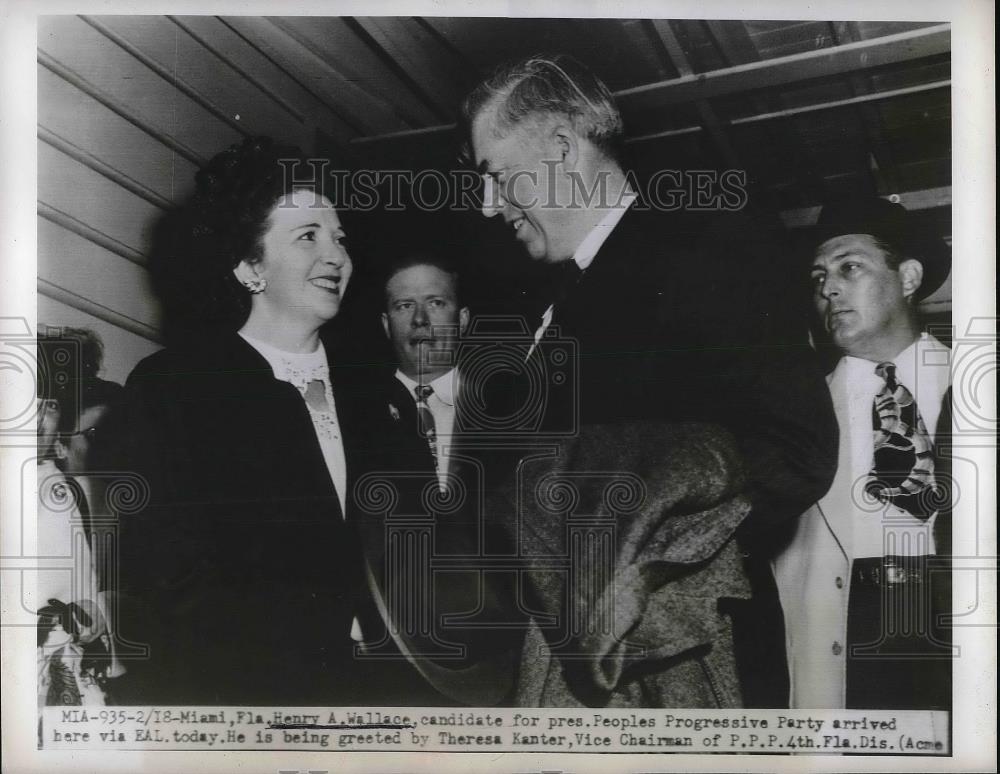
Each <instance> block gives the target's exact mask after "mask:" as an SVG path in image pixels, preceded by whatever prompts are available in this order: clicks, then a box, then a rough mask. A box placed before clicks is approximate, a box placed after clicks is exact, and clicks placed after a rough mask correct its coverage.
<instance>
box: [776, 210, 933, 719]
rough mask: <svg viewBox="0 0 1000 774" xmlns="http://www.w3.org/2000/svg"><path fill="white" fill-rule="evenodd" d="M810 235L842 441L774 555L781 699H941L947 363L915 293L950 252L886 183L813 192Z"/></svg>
mask: <svg viewBox="0 0 1000 774" xmlns="http://www.w3.org/2000/svg"><path fill="white" fill-rule="evenodd" d="M816 245H817V246H816V248H815V252H814V255H813V259H812V268H811V273H812V285H813V303H814V305H815V309H816V312H817V315H818V318H819V320H820V322H821V323H822V325H823V328H824V329H825V331H826V332H827V333H828V334H829V335H830V337H831V339H832V343H833V345H834V347H835V348H836V349H837V351H838V352H839V353H840V355H841V357H840V360H839V361H838V362H837V365H836V368H835V369H834V370H833V372H832V373H831V374H830V376H829V377H828V379H827V382H828V384H829V390H830V394H831V396H832V398H833V405H834V409H835V411H836V415H837V420H838V424H839V429H840V434H839V435H840V446H839V457H838V466H837V475H836V478H835V479H834V482H833V485H832V486H831V487H830V489H829V491H828V492H826V494H824V495H823V497H821V498H820V499H819V500H818V502H816V503H815V504H814V505H813V506H811V507H810V508H809V509H808V510H807V511H806V512H805V514H804V515H803V516H802V518H801V519H799V521H798V522H797V524H796V525H795V527H796V529H795V531H794V535H793V537H792V539H791V542H790V543H789V545H788V547H787V548H786V549H785V550H784V551H783V552H782V553H781V554H780V555H779V556H778V557H777V559H776V561H775V570H776V577H777V581H778V589H779V591H780V593H781V602H782V606H783V608H784V612H785V625H786V626H785V628H786V637H787V647H788V655H789V671H790V677H791V693H790V697H791V706H792V707H793V708H797V709H815V708H836V709H839V708H844V707H847V708H854V709H948V708H950V706H951V661H950V654H951V649H950V645H949V643H950V638H949V636H948V632H947V631H946V630H944V628H943V627H942V626H941V625H940V623H939V619H940V618H941V616H943V615H946V614H947V613H948V612H949V611H950V601H951V591H950V582H949V572H948V567H947V564H946V557H947V555H948V554H949V553H950V546H951V496H950V488H949V486H948V484H949V470H948V467H947V465H948V462H949V460H948V459H947V458H946V457H942V456H941V455H940V454H939V452H938V447H939V446H940V445H941V443H942V441H946V440H947V438H948V437H949V434H950V432H951V387H950V381H949V379H950V372H951V369H950V368H949V365H948V364H949V363H950V358H949V357H948V355H949V350H948V348H947V347H945V346H944V345H943V344H942V343H941V342H940V341H938V340H937V339H936V338H934V337H933V336H931V335H930V334H928V333H922V332H921V325H920V321H919V317H918V313H917V303H918V302H919V301H920V299H922V298H925V297H927V296H928V295H929V294H930V293H932V292H934V290H936V289H937V288H938V287H939V286H940V285H941V283H942V282H943V281H944V280H945V278H946V277H947V275H948V271H949V268H950V255H949V252H948V250H947V248H946V247H945V245H944V244H943V243H942V242H941V240H940V239H938V238H935V237H931V236H929V235H927V234H923V235H922V234H921V232H920V230H918V226H917V224H916V223H914V222H913V221H912V220H910V219H908V216H907V213H906V211H905V210H904V209H903V208H902V207H901V206H900V205H898V204H892V203H890V202H888V201H886V200H884V199H852V200H850V201H842V202H835V203H832V204H830V205H828V206H826V207H824V208H823V210H822V211H821V213H820V218H819V237H818V238H817V241H816Z"/></svg>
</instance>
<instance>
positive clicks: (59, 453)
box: [52, 438, 69, 460]
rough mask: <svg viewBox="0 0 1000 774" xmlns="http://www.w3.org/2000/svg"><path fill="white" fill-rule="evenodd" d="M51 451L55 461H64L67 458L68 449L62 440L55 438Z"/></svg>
mask: <svg viewBox="0 0 1000 774" xmlns="http://www.w3.org/2000/svg"><path fill="white" fill-rule="evenodd" d="M52 451H53V453H54V454H55V455H56V459H57V460H64V459H66V458H67V457H68V456H69V449H67V448H66V442H65V441H64V440H63V439H62V438H56V440H55V441H54V442H53V443H52Z"/></svg>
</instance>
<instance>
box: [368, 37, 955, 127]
mask: <svg viewBox="0 0 1000 774" xmlns="http://www.w3.org/2000/svg"><path fill="white" fill-rule="evenodd" d="M950 50H951V27H950V25H947V24H940V25H937V26H935V27H926V28H923V29H919V30H914V31H911V32H905V33H900V34H899V35H887V36H885V37H882V38H873V39H872V40H866V41H862V42H859V43H848V44H846V45H843V46H837V47H835V48H824V49H819V50H816V51H808V52H806V53H803V54H792V55H791V56H783V57H778V58H776V59H763V60H760V61H758V62H748V63H746V64H741V65H736V66H734V67H726V68H724V69H722V70H712V71H710V72H707V73H701V74H698V75H694V74H692V75H688V76H682V77H680V78H674V79H671V80H667V81H660V82H658V83H652V84H647V85H645V86H638V87H636V88H632V89H623V90H622V91H617V92H615V93H614V97H615V99H616V100H617V101H618V103H619V106H620V107H621V108H622V110H623V111H627V110H630V109H634V108H637V107H642V106H643V105H644V104H646V103H649V104H652V105H655V106H663V105H668V104H679V103H683V102H695V101H697V100H699V99H707V98H709V97H717V96H722V95H725V94H732V93H736V92H741V91H748V90H751V89H763V88H768V87H775V86H783V85H787V84H790V83H795V82H797V81H802V80H808V79H810V78H818V77H822V76H824V75H836V74H843V73H847V72H853V71H854V70H864V69H865V68H867V67H876V66H879V65H884V64H891V63H894V62H905V61H909V60H911V59H920V58H923V57H927V56H933V55H935V54H944V53H948V52H949V51H950ZM942 85H947V82H945V81H939V82H935V83H934V84H929V85H928V86H927V87H926V88H940V87H941V86H942ZM923 88H925V87H913V88H912V89H906V90H904V89H897V90H894V91H891V92H881V93H879V92H876V93H872V94H864V95H860V96H859V97H857V98H852V100H854V101H871V100H875V99H885V98H888V97H892V96H896V95H897V94H903V93H912V92H913V90H918V89H923ZM843 104H849V103H848V101H846V100H835V101H833V102H824V103H818V104H816V105H805V106H803V107H800V108H793V109H790V110H793V111H794V112H796V113H808V112H812V111H815V110H823V109H825V108H827V107H840V106H842V105H843ZM850 104H853V102H851V103H850ZM787 114H788V113H787V112H786V111H775V112H772V113H764V114H761V115H759V116H746V117H743V118H738V119H736V120H734V121H732V122H731V123H733V124H742V123H751V122H754V121H761V120H766V119H768V118H777V117H781V116H784V115H787ZM454 129H455V124H442V125H439V126H429V127H424V128H423V129H420V130H419V132H420V133H421V134H429V133H434V132H450V131H453V130H454ZM694 131H700V129H698V128H697V127H684V128H681V129H679V130H671V131H666V132H654V133H651V134H648V135H642V136H639V137H631V138H627V139H626V142H641V141H643V140H652V139H657V138H659V137H669V136H672V135H674V134H690V133H691V132H694ZM412 134H413V130H408V131H402V132H388V133H385V134H379V135H369V136H366V137H358V138H355V139H354V140H352V142H354V143H365V142H376V141H380V140H392V139H395V138H396V137H407V136H410V135H412Z"/></svg>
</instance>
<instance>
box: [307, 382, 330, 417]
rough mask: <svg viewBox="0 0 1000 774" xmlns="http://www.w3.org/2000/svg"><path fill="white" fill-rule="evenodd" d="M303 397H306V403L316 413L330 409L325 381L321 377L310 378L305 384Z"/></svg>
mask: <svg viewBox="0 0 1000 774" xmlns="http://www.w3.org/2000/svg"><path fill="white" fill-rule="evenodd" d="M303 397H304V398H305V399H306V405H307V406H309V408H311V409H312V410H313V411H315V412H317V413H322V412H324V411H329V410H330V404H329V402H328V401H327V399H326V383H325V382H324V381H323V380H322V379H313V380H311V381H310V382H309V383H308V384H307V385H306V391H305V393H303Z"/></svg>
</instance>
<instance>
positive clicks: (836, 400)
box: [817, 360, 854, 560]
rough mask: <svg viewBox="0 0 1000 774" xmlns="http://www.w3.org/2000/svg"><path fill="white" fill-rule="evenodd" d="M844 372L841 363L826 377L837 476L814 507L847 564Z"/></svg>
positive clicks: (850, 506) (847, 455)
mask: <svg viewBox="0 0 1000 774" xmlns="http://www.w3.org/2000/svg"><path fill="white" fill-rule="evenodd" d="M847 386H848V385H847V369H846V368H845V367H844V361H843V360H841V361H840V363H839V364H838V365H837V368H836V369H834V371H833V373H832V374H830V377H829V387H830V396H831V398H832V399H833V410H834V413H835V414H836V416H837V426H838V427H839V428H840V440H839V451H838V452H837V473H836V475H835V476H834V479H833V483H832V484H831V485H830V489H829V490H828V491H827V493H826V494H825V495H823V497H821V498H820V499H819V502H818V503H817V507H818V508H819V511H820V513H821V514H822V515H823V519H824V520H825V521H826V525H827V527H828V528H829V529H830V533H831V534H832V535H833V537H834V539H835V540H836V541H837V544H838V545H839V546H840V550H841V551H843V553H844V555H845V556H846V557H847V558H848V560H850V559H852V558H853V550H852V540H851V530H850V528H851V520H852V518H853V507H854V503H853V500H852V496H851V495H852V491H853V486H852V481H851V456H852V455H851V436H850V430H849V429H850V426H851V425H850V421H851V417H850V398H849V395H848V390H847Z"/></svg>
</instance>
